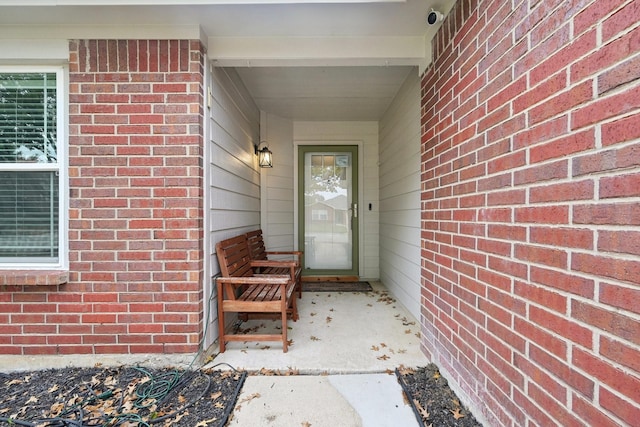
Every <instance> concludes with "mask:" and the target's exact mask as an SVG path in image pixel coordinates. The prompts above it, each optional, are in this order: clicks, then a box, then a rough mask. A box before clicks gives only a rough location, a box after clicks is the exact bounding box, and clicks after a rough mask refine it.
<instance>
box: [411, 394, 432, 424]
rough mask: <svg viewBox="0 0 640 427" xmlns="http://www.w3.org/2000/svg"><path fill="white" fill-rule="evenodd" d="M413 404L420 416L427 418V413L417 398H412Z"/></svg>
mask: <svg viewBox="0 0 640 427" xmlns="http://www.w3.org/2000/svg"><path fill="white" fill-rule="evenodd" d="M413 404H414V405H416V409H417V410H418V413H419V414H420V415H421V416H422V418H424V419H425V420H427V419H429V413H428V412H427V410H426V409H424V408H423V407H422V405H421V404H420V402H418V400H417V399H413Z"/></svg>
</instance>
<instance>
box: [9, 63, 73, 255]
mask: <svg viewBox="0 0 640 427" xmlns="http://www.w3.org/2000/svg"><path fill="white" fill-rule="evenodd" d="M56 105H57V93H56V73H0V165H2V168H0V262H3V263H6V262H9V263H16V262H17V263H25V262H26V263H33V262H35V263H39V262H45V263H49V262H57V261H58V259H59V258H58V256H59V248H58V246H59V243H58V242H59V241H58V237H59V236H58V234H59V218H60V213H59V206H60V205H59V192H60V190H59V188H60V187H59V185H60V182H59V170H58V165H57V161H58V159H57V149H56V141H57V129H56V123H57V111H56V110H57V109H56ZM43 163H46V164H49V165H50V166H51V167H47V168H46V170H43V169H42V167H38V165H42V164H43Z"/></svg>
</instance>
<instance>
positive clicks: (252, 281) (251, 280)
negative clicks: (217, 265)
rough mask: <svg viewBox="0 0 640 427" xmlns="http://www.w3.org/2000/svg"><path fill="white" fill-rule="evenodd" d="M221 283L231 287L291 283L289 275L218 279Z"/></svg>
mask: <svg viewBox="0 0 640 427" xmlns="http://www.w3.org/2000/svg"><path fill="white" fill-rule="evenodd" d="M216 280H217V281H218V282H219V283H222V284H225V283H226V284H230V285H264V284H268V285H286V284H287V283H289V281H291V277H289V276H288V275H281V274H272V275H266V276H253V277H252V276H249V277H218V278H217V279H216Z"/></svg>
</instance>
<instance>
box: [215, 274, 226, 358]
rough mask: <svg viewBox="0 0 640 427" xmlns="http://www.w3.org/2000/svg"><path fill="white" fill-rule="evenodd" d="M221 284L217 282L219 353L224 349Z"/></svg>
mask: <svg viewBox="0 0 640 427" xmlns="http://www.w3.org/2000/svg"><path fill="white" fill-rule="evenodd" d="M222 292H223V291H222V285H221V284H220V283H218V298H217V300H218V334H219V338H218V339H219V340H220V353H224V350H225V342H224V310H223V309H222V301H223V299H224V295H223V293H222Z"/></svg>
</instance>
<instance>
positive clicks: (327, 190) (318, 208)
mask: <svg viewBox="0 0 640 427" xmlns="http://www.w3.org/2000/svg"><path fill="white" fill-rule="evenodd" d="M352 167H353V159H352V154H351V153H350V152H335V153H326V152H325V153H305V157H304V213H305V214H304V216H305V218H304V221H305V222H304V245H305V249H304V250H305V255H304V260H305V268H306V269H312V270H351V269H352V268H353V250H352V249H353V247H352V245H353V233H352V214H353V211H352V208H353V190H352V184H353V183H352V182H351V180H352V178H351V177H352Z"/></svg>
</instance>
